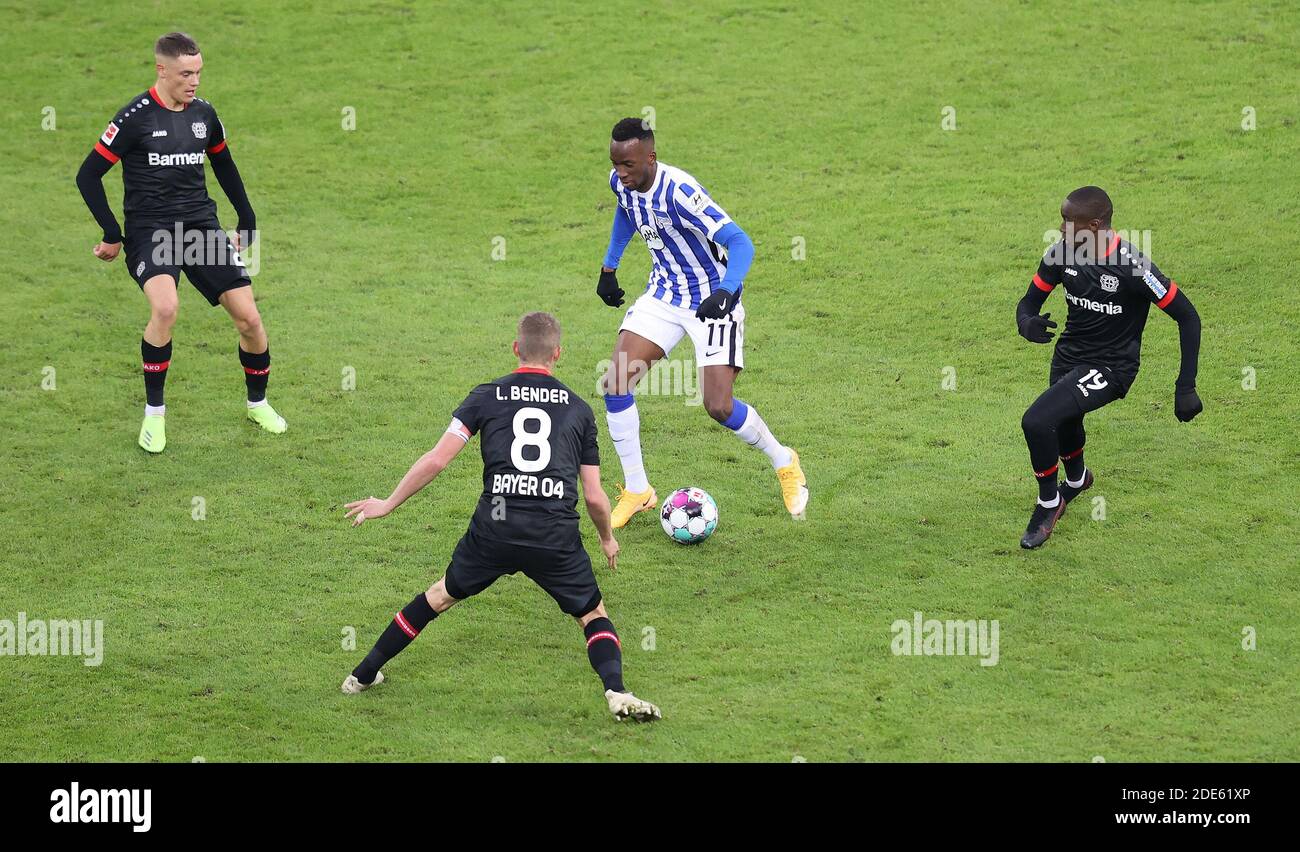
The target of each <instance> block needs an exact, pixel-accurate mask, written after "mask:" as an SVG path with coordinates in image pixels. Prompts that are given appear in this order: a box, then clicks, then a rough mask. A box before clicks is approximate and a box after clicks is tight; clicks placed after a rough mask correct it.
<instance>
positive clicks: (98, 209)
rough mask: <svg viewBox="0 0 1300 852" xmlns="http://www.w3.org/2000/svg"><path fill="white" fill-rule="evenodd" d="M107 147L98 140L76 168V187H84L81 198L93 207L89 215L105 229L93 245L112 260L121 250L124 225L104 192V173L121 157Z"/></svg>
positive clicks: (97, 255) (103, 256) (100, 257)
mask: <svg viewBox="0 0 1300 852" xmlns="http://www.w3.org/2000/svg"><path fill="white" fill-rule="evenodd" d="M107 150H108V149H107V148H105V147H104V146H103V145H102V144H99V145H96V146H95V148H94V150H92V151H91V152H90V153H89V154H87V155H86V159H85V160H83V161H82V163H81V168H80V169H78V170H77V189H79V190H80V191H81V198H82V200H83V201H85V202H86V207H88V208H89V209H90V215H92V216H94V217H95V221H96V222H97V223H99V227H100V228H101V229H102V230H103V232H104V238H103V240H102V241H101V242H100V243H99V245H97V246H95V248H94V254H95V257H97V258H99V259H100V260H104V261H111V260H113V259H114V258H116V257H117V253H118V252H119V251H121V250H122V228H121V226H120V225H119V224H118V223H117V217H116V216H114V215H113V208H111V207H109V206H108V195H107V194H105V192H104V175H106V174H108V170H109V169H111V168H113V164H114V163H116V162H117V160H118V158H117V157H116V156H113V155H112V154H111V153H106V152H107Z"/></svg>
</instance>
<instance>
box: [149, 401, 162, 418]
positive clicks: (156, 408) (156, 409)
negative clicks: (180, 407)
mask: <svg viewBox="0 0 1300 852" xmlns="http://www.w3.org/2000/svg"><path fill="white" fill-rule="evenodd" d="M166 414H167V406H165V405H149V404H148V403H145V406H144V416H145V417H153V416H154V415H157V416H159V417H162V416H164V415H166Z"/></svg>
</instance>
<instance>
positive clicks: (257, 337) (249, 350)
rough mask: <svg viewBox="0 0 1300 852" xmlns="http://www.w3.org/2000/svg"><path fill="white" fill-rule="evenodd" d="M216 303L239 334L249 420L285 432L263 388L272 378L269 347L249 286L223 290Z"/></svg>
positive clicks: (284, 424) (284, 426)
mask: <svg viewBox="0 0 1300 852" xmlns="http://www.w3.org/2000/svg"><path fill="white" fill-rule="evenodd" d="M245 280H247V279H245ZM218 301H219V302H220V303H221V306H222V307H223V308H225V309H226V313H228V314H230V319H231V320H232V321H233V322H234V324H235V330H236V331H237V332H239V364H240V366H241V367H243V369H244V385H245V387H246V388H247V390H248V418H249V419H250V420H252V421H253V422H254V423H256V424H257V425H259V426H261V427H262V428H263V429H265V430H266V431H268V432H273V433H276V434H279V433H281V432H284V431H285V430H286V429H288V428H289V426H288V424H287V423H285V421H284V418H283V417H281V416H280V415H279V414H277V413H276V411H275V409H274V408H272V407H271V404H270V403H269V402H268V401H267V399H266V386H267V383H268V381H269V380H270V378H271V348H270V345H269V344H268V342H267V339H266V329H265V327H264V326H263V325H262V315H261V313H260V312H259V311H258V310H257V302H255V301H254V300H253V288H252V286H251V284H246V285H245V286H242V287H235V288H232V289H229V290H225V291H223V292H222V293H221V295H220V296H219V297H218Z"/></svg>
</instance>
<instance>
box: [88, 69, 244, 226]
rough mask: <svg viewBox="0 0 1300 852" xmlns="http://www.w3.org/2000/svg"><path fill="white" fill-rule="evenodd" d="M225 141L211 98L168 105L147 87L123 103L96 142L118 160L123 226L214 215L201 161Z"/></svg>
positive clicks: (168, 223)
mask: <svg viewBox="0 0 1300 852" xmlns="http://www.w3.org/2000/svg"><path fill="white" fill-rule="evenodd" d="M225 147H226V131H225V128H223V127H222V126H221V120H220V119H218V118H217V111H216V110H215V109H213V108H212V104H210V103H208V102H207V101H205V100H203V99H202V98H195V99H194V101H193V102H192V103H190V104H188V105H187V106H186V107H185V108H184V109H182V110H179V111H173V110H169V109H167V108H166V107H164V106H163V105H162V104H160V103H159V102H158V92H157V91H156V90H154V89H152V88H151V89H149V91H147V92H145V93H144V94H142V95H137V96H136V97H135V98H133V99H132V100H131V102H130V103H129V104H127V105H126V106H124V107H122V109H121V111H120V112H118V114H117V117H116V118H114V119H113V120H112V121H110V122H109V124H108V127H107V129H105V130H104V134H103V135H102V136H100V137H99V142H97V143H95V150H96V151H98V152H99V153H100V155H101V156H103V157H104V159H106V160H108V161H109V162H110V163H116V162H117V161H118V160H119V159H120V160H121V161H122V188H123V190H124V195H125V199H124V201H123V205H122V206H123V212H124V213H125V214H126V230H127V232H128V233H130V231H131V230H132V226H135V227H136V228H140V227H144V226H149V225H166V226H171V225H172V224H173V223H175V222H195V221H200V220H207V219H212V218H215V217H216V215H217V204H216V202H215V201H213V200H212V199H211V198H210V197H209V196H208V189H207V183H206V181H205V178H204V173H203V164H204V162H206V161H207V158H208V155H209V154H215V153H217V152H219V151H221V150H222V149H223V148H225Z"/></svg>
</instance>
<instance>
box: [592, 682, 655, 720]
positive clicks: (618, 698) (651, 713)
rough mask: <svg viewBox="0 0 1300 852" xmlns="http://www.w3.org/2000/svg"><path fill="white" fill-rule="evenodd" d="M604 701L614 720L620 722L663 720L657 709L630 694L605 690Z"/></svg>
mask: <svg viewBox="0 0 1300 852" xmlns="http://www.w3.org/2000/svg"><path fill="white" fill-rule="evenodd" d="M605 700H606V701H607V702H609V712H611V713H613V714H614V718H615V719H616V720H618V721H620V722H621V721H623V720H624V719H635V720H636V721H638V722H653V721H654V720H655V719H661V718H663V715H662V714H661V713H660V712H659V708H658V707H656V706H654V705H653V704H651V703H650V702H649V701H642V700H641V699H640V698H637V697H636V696H635V695H633V694H632V693H630V692H615V691H614V690H612V689H607V690H605Z"/></svg>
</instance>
